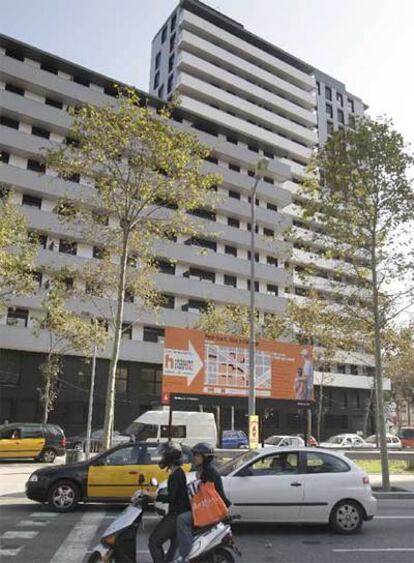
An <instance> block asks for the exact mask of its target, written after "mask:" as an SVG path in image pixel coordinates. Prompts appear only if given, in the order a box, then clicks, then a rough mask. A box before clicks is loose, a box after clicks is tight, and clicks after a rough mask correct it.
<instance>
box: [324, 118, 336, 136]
mask: <svg viewBox="0 0 414 563" xmlns="http://www.w3.org/2000/svg"><path fill="white" fill-rule="evenodd" d="M326 128H327V131H328V135H332V133H333V132H334V126H333V123H330V122H329V121H328V123H327V126H326Z"/></svg>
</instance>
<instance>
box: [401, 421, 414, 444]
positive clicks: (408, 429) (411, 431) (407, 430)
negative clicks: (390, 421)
mask: <svg viewBox="0 0 414 563" xmlns="http://www.w3.org/2000/svg"><path fill="white" fill-rule="evenodd" d="M398 437H399V439H400V440H401V444H402V447H403V448H414V427H413V426H405V427H403V428H401V432H400V433H399V434H398Z"/></svg>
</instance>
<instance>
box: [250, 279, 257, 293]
mask: <svg viewBox="0 0 414 563" xmlns="http://www.w3.org/2000/svg"><path fill="white" fill-rule="evenodd" d="M247 289H248V290H249V291H250V280H247ZM254 290H255V292H256V293H259V282H258V281H255V282H254Z"/></svg>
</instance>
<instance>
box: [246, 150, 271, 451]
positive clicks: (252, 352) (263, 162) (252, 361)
mask: <svg viewBox="0 0 414 563" xmlns="http://www.w3.org/2000/svg"><path fill="white" fill-rule="evenodd" d="M268 166H269V160H268V159H267V158H265V157H263V158H260V159H259V160H258V162H257V164H256V173H255V177H254V185H253V190H252V194H251V201H250V311H249V316H250V332H249V421H250V420H251V419H250V417H251V416H254V415H255V414H256V326H255V283H256V273H255V266H256V262H255V254H256V192H257V186H258V184H259V180H260V178H261V177H262V176H263V174H264V173H265V172H266V170H267V168H268ZM250 433H251V430H250V425H249V438H250V441H251V439H252V436H251V435H250Z"/></svg>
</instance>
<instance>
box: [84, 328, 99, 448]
mask: <svg viewBox="0 0 414 563" xmlns="http://www.w3.org/2000/svg"><path fill="white" fill-rule="evenodd" d="M97 325H98V321H97V319H96V318H93V331H94V340H93V356H92V370H91V384H90V388H89V406H88V422H87V425H86V442H85V457H86V459H89V457H90V455H91V434H92V417H93V395H94V390H95V373H96V353H97V342H96V338H97V328H98V326H97Z"/></svg>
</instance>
